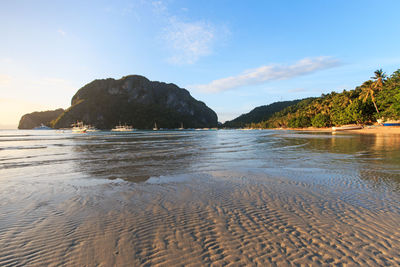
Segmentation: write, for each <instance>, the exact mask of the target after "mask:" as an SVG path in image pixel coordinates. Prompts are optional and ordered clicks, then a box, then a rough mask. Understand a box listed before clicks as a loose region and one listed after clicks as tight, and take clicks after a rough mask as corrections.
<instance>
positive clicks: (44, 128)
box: [33, 123, 53, 130]
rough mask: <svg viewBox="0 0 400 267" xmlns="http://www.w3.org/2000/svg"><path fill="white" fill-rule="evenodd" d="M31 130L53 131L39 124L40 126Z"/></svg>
mask: <svg viewBox="0 0 400 267" xmlns="http://www.w3.org/2000/svg"><path fill="white" fill-rule="evenodd" d="M33 130H53V129H52V128H50V127H47V126H46V125H44V124H43V123H41V124H40V126H38V127H35V128H33Z"/></svg>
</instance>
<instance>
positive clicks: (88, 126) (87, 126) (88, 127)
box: [84, 125, 99, 132]
mask: <svg viewBox="0 0 400 267" xmlns="http://www.w3.org/2000/svg"><path fill="white" fill-rule="evenodd" d="M84 126H85V127H86V132H98V131H99V130H98V129H97V128H96V127H94V126H92V125H84Z"/></svg>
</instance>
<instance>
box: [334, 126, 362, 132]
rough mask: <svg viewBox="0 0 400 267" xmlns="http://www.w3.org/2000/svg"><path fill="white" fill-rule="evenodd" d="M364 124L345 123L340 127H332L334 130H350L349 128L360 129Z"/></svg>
mask: <svg viewBox="0 0 400 267" xmlns="http://www.w3.org/2000/svg"><path fill="white" fill-rule="evenodd" d="M362 128H363V126H362V125H343V126H340V127H332V130H333V131H348V130H358V129H362Z"/></svg>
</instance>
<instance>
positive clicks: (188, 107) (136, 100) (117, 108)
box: [52, 75, 218, 129]
mask: <svg viewBox="0 0 400 267" xmlns="http://www.w3.org/2000/svg"><path fill="white" fill-rule="evenodd" d="M76 121H82V122H83V123H84V124H90V125H93V126H94V127H96V128H98V129H112V128H114V127H115V126H116V125H119V124H128V125H132V126H133V127H134V128H138V129H152V128H153V127H154V124H155V123H157V126H158V127H159V128H169V129H172V128H179V127H181V125H183V126H184V127H185V128H212V127H216V126H217V123H218V121H217V114H216V113H215V112H214V111H213V110H212V109H210V108H209V107H207V106H206V104H204V103H203V102H201V101H198V100H196V99H194V98H193V97H192V96H191V95H190V93H189V92H188V91H187V90H186V89H182V88H179V87H178V86H176V85H175V84H171V83H169V84H167V83H163V82H156V81H149V80H148V79H147V78H145V77H143V76H139V75H130V76H125V77H123V78H121V79H119V80H115V79H111V78H110V79H102V80H95V81H92V82H91V83H89V84H87V85H85V86H84V87H82V88H81V89H79V90H78V92H77V93H76V94H75V95H74V96H73V98H72V101H71V107H69V108H68V109H67V110H66V111H65V112H64V113H62V114H61V115H60V116H59V117H58V118H57V119H55V120H54V121H53V122H52V126H53V127H54V128H67V127H70V125H71V124H72V123H74V122H76Z"/></svg>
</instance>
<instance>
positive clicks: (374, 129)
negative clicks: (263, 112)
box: [272, 126, 400, 134]
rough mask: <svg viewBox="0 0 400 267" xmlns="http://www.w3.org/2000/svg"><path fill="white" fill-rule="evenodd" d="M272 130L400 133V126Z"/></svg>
mask: <svg viewBox="0 0 400 267" xmlns="http://www.w3.org/2000/svg"><path fill="white" fill-rule="evenodd" d="M272 130H290V131H306V132H334V133H337V132H345V133H359V134H400V127H398V126H367V127H364V128H362V129H355V130H341V131H334V130H332V128H331V127H330V128H326V127H325V128H315V127H308V128H273V129H272Z"/></svg>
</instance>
